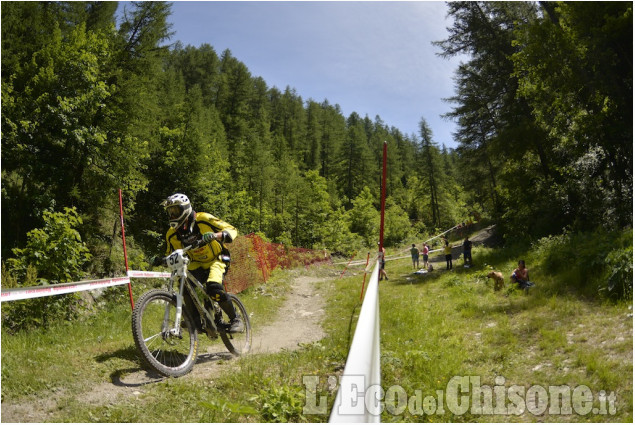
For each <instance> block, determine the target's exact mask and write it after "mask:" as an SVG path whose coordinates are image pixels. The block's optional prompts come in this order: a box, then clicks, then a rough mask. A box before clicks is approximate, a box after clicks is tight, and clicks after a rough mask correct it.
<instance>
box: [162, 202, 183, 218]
mask: <svg viewBox="0 0 635 425" xmlns="http://www.w3.org/2000/svg"><path fill="white" fill-rule="evenodd" d="M165 210H166V211H167V213H168V215H169V216H170V219H177V218H179V217H180V216H181V214H182V213H183V211H182V209H181V206H180V205H172V206H169V207H167V208H166V209H165Z"/></svg>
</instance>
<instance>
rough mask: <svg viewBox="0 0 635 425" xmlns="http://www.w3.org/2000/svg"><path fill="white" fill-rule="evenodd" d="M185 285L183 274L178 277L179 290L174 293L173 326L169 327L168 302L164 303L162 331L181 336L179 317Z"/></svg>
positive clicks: (180, 315)
mask: <svg viewBox="0 0 635 425" xmlns="http://www.w3.org/2000/svg"><path fill="white" fill-rule="evenodd" d="M184 286H185V276H180V278H179V291H178V292H177V293H176V314H175V316H174V327H173V328H172V329H170V323H169V321H170V304H169V303H168V304H166V305H165V312H164V313H163V333H164V335H167V334H170V335H171V336H177V337H181V317H182V316H183V287H184Z"/></svg>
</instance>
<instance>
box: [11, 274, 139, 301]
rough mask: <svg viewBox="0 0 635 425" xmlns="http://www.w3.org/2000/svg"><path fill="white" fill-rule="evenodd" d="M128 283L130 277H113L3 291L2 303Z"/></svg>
mask: <svg viewBox="0 0 635 425" xmlns="http://www.w3.org/2000/svg"><path fill="white" fill-rule="evenodd" d="M127 283H130V278H129V277H113V278H110V279H98V280H85V281H81V282H70V283H59V284H56V285H42V286H29V287H25V288H11V289H2V294H1V295H0V301H2V302H3V301H16V300H25V299H28V298H38V297H47V296H50V295H60V294H70V293H71V292H80V291H90V290H93V289H100V288H107V287H109V286H116V285H125V284H127Z"/></svg>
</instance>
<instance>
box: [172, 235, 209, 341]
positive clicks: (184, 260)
mask: <svg viewBox="0 0 635 425" xmlns="http://www.w3.org/2000/svg"><path fill="white" fill-rule="evenodd" d="M192 247H193V246H188V247H187V248H183V249H177V250H175V251H174V252H173V253H172V254H170V255H169V256H168V257H166V262H167V264H168V267H169V268H170V269H172V275H171V276H170V280H169V281H168V288H167V289H168V291H174V283H175V280H176V279H177V278H178V279H179V290H178V292H176V293H175V295H176V315H175V318H174V327H172V328H170V325H171V324H170V323H169V314H170V311H169V310H170V306H169V305H166V307H165V315H164V318H163V332H164V334H168V333H169V334H171V335H173V336H179V337H180V336H181V317H182V315H183V303H184V302H183V300H184V297H183V294H184V291H185V290H187V291H188V294H189V296H190V297H191V298H192V301H193V303H194V307H196V309H197V310H198V312H199V314H200V315H201V317H205V318H207V321H208V323H209V324H210V325H211V330H212V334H213V335H212V336H215V335H216V333H217V332H218V328H217V327H216V325H215V323H214V320H213V318H212V317H211V316H210V314H209V311H207V309H205V308H203V304H202V303H201V300H200V299H199V297H198V295H196V291H195V290H194V289H193V288H192V287H191V286H190V285H187V284H186V283H187V281H188V280H189V281H190V282H191V283H193V284H194V285H195V286H196V287H197V288H199V289H200V290H201V291H203V293H204V294H205V296H206V297H207V299H208V300H209V301H210V302H211V303H212V305H214V303H215V301H214V300H212V298H211V297H210V296H209V295H207V294H206V292H205V288H204V287H203V285H202V284H201V282H199V281H198V279H196V278H195V277H194V275H192V273H190V271H189V270H188V269H187V266H188V264H189V263H190V259H189V257H187V256H186V255H185V253H186V252H187V251H189V250H190V249H192Z"/></svg>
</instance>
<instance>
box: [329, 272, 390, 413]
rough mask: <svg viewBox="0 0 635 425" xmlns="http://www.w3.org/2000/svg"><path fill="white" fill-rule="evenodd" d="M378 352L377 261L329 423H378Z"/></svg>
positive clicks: (379, 374) (379, 377)
mask: <svg viewBox="0 0 635 425" xmlns="http://www.w3.org/2000/svg"><path fill="white" fill-rule="evenodd" d="M379 354H380V351H379V262H376V263H375V268H374V269H373V273H372V274H371V276H370V280H369V281H368V288H367V289H366V295H365V296H364V303H363V304H362V308H361V310H360V312H359V319H358V320H357V327H356V329H355V335H353V342H352V344H351V349H350V351H349V352H348V358H347V359H346V365H345V366H344V374H343V375H342V379H341V381H340V387H339V389H338V391H337V396H336V398H335V404H333V410H331V417H330V418H329V422H358V423H359V422H361V423H370V422H380V419H381V414H380V410H379V407H380V406H379V401H378V400H380V399H381V398H380V394H379V393H380V392H381V391H382V390H381V387H380V384H381V370H380V355H379Z"/></svg>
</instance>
